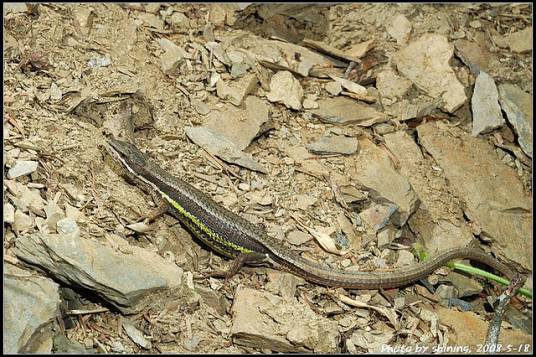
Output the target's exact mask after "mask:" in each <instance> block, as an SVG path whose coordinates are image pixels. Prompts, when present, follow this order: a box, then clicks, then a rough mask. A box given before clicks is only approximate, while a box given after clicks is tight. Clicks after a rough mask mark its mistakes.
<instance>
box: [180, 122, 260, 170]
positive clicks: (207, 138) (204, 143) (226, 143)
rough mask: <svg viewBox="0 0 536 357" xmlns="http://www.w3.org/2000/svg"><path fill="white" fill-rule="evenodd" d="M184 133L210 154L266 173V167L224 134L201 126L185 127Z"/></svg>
mask: <svg viewBox="0 0 536 357" xmlns="http://www.w3.org/2000/svg"><path fill="white" fill-rule="evenodd" d="M184 130H185V132H186V135H188V137H189V138H190V139H191V140H192V141H193V142H194V143H196V144H197V145H199V146H201V147H202V148H204V149H205V150H207V151H208V152H210V153H211V154H212V155H216V156H217V157H219V158H220V159H222V160H224V161H226V162H228V163H231V164H236V165H239V166H243V167H246V168H248V169H250V170H255V171H259V172H263V173H267V172H268V171H267V170H266V168H265V167H264V166H263V165H261V164H260V163H258V162H257V161H256V160H255V159H254V158H253V156H251V155H250V154H248V153H245V152H243V151H242V150H240V149H239V148H238V147H237V146H236V145H235V144H234V143H233V142H232V141H230V140H229V139H227V138H226V137H225V136H223V135H221V134H218V133H215V132H214V131H212V130H211V129H209V128H205V127H202V126H198V127H186V128H185V129H184Z"/></svg>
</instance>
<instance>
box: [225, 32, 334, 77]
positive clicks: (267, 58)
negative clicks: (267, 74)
mask: <svg viewBox="0 0 536 357" xmlns="http://www.w3.org/2000/svg"><path fill="white" fill-rule="evenodd" d="M226 42H227V43H228V44H229V45H231V46H234V47H236V48H240V49H241V50H242V51H244V52H245V53H247V54H248V56H249V57H251V58H252V60H254V61H256V62H257V63H260V64H262V65H263V66H266V67H268V68H271V69H273V70H276V71H280V70H287V71H291V72H293V73H296V74H299V75H301V76H303V77H307V76H308V75H309V73H310V71H311V70H312V68H313V67H315V68H330V67H333V66H334V64H335V63H338V62H337V61H334V60H333V59H331V58H328V57H326V56H323V55H321V54H319V53H316V52H314V51H311V50H309V49H307V48H305V47H303V46H299V45H296V44H294V43H289V42H283V41H277V40H268V39H264V38H261V37H258V36H255V35H251V34H248V35H244V34H238V35H237V36H233V37H231V38H229V39H228V41H226Z"/></svg>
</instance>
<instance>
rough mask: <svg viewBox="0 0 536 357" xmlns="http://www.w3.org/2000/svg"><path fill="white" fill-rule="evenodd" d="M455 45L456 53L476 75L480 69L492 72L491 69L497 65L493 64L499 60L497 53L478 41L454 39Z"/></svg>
mask: <svg viewBox="0 0 536 357" xmlns="http://www.w3.org/2000/svg"><path fill="white" fill-rule="evenodd" d="M454 46H455V48H456V54H457V55H458V57H460V59H461V60H462V61H463V63H464V64H465V65H466V66H467V67H469V70H470V71H471V73H472V74H473V75H474V76H478V74H479V73H480V71H484V72H486V73H491V72H490V71H491V70H492V68H494V67H495V66H493V65H492V64H494V63H497V62H498V61H497V58H496V56H495V54H493V53H491V52H490V51H489V50H488V49H487V48H486V47H483V46H480V45H479V44H478V43H477V42H474V41H469V40H465V39H460V40H456V41H454Z"/></svg>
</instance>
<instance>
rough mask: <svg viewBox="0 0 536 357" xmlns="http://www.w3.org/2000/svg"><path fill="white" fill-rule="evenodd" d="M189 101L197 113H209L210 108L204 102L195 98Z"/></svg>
mask: <svg viewBox="0 0 536 357" xmlns="http://www.w3.org/2000/svg"><path fill="white" fill-rule="evenodd" d="M191 103H192V106H193V107H194V109H195V111H196V112H197V113H199V114H201V115H207V114H208V113H210V108H209V106H208V105H207V104H206V103H205V102H202V101H200V100H197V99H192V101H191Z"/></svg>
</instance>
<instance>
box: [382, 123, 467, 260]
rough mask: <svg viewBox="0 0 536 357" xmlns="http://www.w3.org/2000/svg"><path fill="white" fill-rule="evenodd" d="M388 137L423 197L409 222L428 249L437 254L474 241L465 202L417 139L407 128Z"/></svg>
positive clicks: (401, 168) (403, 170)
mask: <svg viewBox="0 0 536 357" xmlns="http://www.w3.org/2000/svg"><path fill="white" fill-rule="evenodd" d="M384 139H385V145H386V146H387V148H388V149H389V150H390V152H392V153H393V155H394V156H395V157H396V158H397V159H398V162H399V172H400V174H402V175H404V176H405V177H406V178H407V179H408V180H409V182H410V184H411V187H412V188H413V189H414V190H415V192H416V194H417V196H418V197H419V199H420V201H421V205H420V207H419V209H418V210H417V211H416V212H415V213H414V214H413V216H412V217H411V218H410V220H409V224H410V227H411V229H412V230H413V231H414V232H416V233H418V235H419V236H420V237H422V239H423V241H424V243H425V245H426V248H427V251H428V252H429V253H430V254H436V253H438V252H440V251H443V250H445V249H448V248H454V247H460V246H466V245H467V244H468V243H469V242H471V241H472V240H473V234H472V233H471V231H470V229H469V228H468V227H467V225H466V224H464V223H465V219H463V211H462V209H461V208H460V206H461V203H460V202H459V200H457V199H456V197H455V196H454V195H453V194H452V192H451V191H450V188H449V186H448V183H447V181H446V180H445V179H444V178H443V177H442V176H440V175H438V174H437V171H435V170H434V168H433V167H432V166H431V165H430V163H429V161H428V160H426V159H425V158H424V156H423V154H422V152H421V148H420V147H419V146H418V145H417V143H416V142H415V140H414V139H413V138H412V137H411V136H410V135H409V134H407V133H406V132H404V131H397V132H394V133H390V134H386V135H384ZM456 218H457V219H458V220H456Z"/></svg>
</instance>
